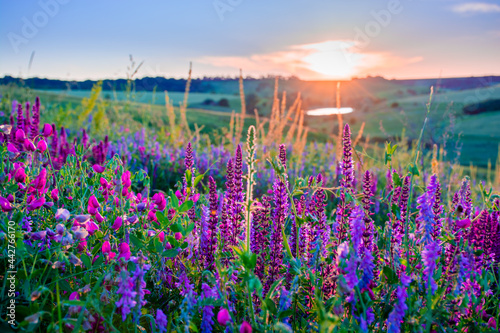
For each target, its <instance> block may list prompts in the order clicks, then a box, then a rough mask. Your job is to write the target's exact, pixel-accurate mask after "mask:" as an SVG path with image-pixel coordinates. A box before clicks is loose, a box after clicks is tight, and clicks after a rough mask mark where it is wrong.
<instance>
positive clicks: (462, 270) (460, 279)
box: [455, 253, 471, 295]
mask: <svg viewBox="0 0 500 333" xmlns="http://www.w3.org/2000/svg"><path fill="white" fill-rule="evenodd" d="M469 267H470V263H469V258H468V256H467V254H463V253H461V254H460V255H459V257H458V276H457V286H456V288H455V295H459V294H460V293H461V290H462V287H463V284H464V282H465V281H467V280H468V279H469V277H470V275H471V270H469Z"/></svg>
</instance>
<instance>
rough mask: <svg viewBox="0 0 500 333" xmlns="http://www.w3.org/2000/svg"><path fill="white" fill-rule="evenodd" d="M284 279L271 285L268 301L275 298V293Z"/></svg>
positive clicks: (267, 296)
mask: <svg viewBox="0 0 500 333" xmlns="http://www.w3.org/2000/svg"><path fill="white" fill-rule="evenodd" d="M282 280H283V278H281V279H279V280H278V281H274V283H273V284H272V285H271V288H269V291H268V292H267V295H266V299H270V298H272V297H273V293H274V291H275V290H276V288H277V287H278V285H279V284H280V283H281V281H282Z"/></svg>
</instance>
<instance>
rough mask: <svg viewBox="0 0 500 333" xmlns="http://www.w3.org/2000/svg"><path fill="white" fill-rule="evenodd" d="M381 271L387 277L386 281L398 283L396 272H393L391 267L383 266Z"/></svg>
mask: <svg viewBox="0 0 500 333" xmlns="http://www.w3.org/2000/svg"><path fill="white" fill-rule="evenodd" d="M382 273H383V274H384V275H385V277H386V278H387V283H389V284H397V283H398V276H397V274H396V273H394V271H393V270H392V268H391V267H389V266H385V267H384V269H383V270H382Z"/></svg>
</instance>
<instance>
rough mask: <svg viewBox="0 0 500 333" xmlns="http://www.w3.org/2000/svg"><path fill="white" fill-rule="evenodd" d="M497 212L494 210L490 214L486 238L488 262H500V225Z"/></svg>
mask: <svg viewBox="0 0 500 333" xmlns="http://www.w3.org/2000/svg"><path fill="white" fill-rule="evenodd" d="M496 213H497V212H496V211H493V212H492V213H491V214H490V216H489V220H488V222H489V223H488V228H487V230H486V233H485V238H484V250H485V257H486V259H487V261H488V263H492V262H498V261H499V259H500V257H499V254H500V253H499V250H500V225H499V223H498V214H496Z"/></svg>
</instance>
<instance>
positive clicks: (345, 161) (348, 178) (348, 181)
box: [340, 123, 354, 189]
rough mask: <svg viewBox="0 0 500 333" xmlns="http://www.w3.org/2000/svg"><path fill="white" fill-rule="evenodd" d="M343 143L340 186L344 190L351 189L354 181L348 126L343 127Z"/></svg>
mask: <svg viewBox="0 0 500 333" xmlns="http://www.w3.org/2000/svg"><path fill="white" fill-rule="evenodd" d="M342 143H343V156H342V176H343V178H342V180H341V181H340V184H341V186H342V187H344V188H346V189H348V188H349V189H352V188H353V183H352V182H353V180H354V163H353V161H352V147H351V128H350V127H349V124H347V123H346V124H345V126H344V136H343V138H342Z"/></svg>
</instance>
